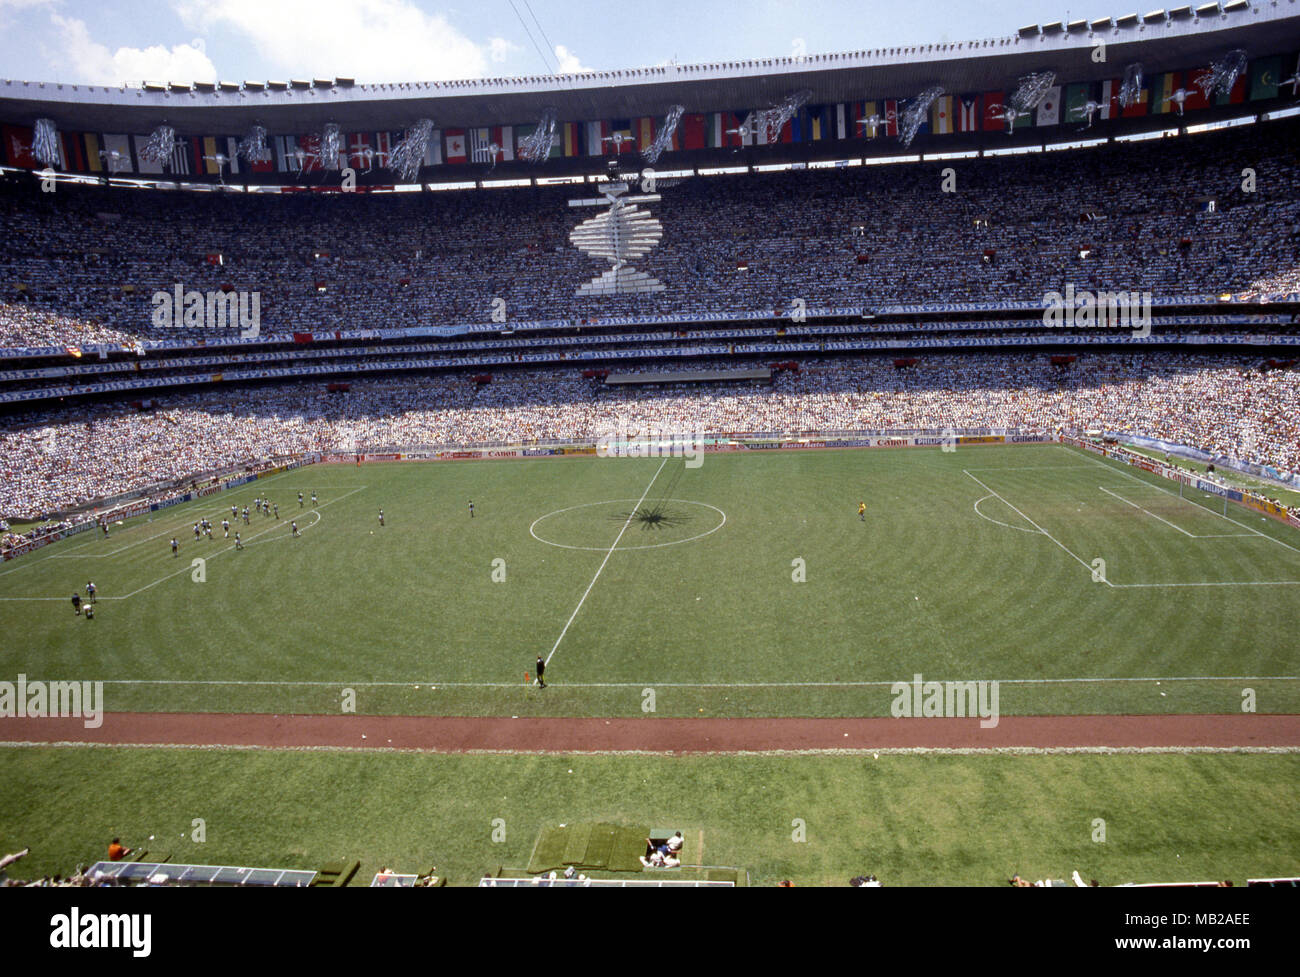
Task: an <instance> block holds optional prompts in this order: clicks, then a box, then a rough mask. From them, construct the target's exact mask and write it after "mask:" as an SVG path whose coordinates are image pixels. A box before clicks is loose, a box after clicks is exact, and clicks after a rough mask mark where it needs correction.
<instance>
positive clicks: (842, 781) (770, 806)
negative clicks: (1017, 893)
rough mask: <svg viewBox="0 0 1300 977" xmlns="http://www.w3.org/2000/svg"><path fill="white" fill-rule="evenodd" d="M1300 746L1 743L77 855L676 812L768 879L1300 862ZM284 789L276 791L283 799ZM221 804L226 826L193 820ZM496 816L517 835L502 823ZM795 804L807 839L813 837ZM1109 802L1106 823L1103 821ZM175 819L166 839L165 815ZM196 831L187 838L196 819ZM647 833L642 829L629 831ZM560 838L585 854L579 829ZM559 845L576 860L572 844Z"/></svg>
mask: <svg viewBox="0 0 1300 977" xmlns="http://www.w3.org/2000/svg"><path fill="white" fill-rule="evenodd" d="M1297 779H1300V757H1297V756H1295V755H1243V754H1215V755H1208V754H1200V755H1110V756H1008V755H994V756H982V757H957V756H942V757H940V756H899V755H882V756H881V757H880V759H879V760H873V759H872V758H870V757H847V756H843V757H836V756H822V757H808V756H804V757H783V756H771V757H757V756H749V757H731V758H728V757H682V758H668V757H613V756H567V757H566V756H509V757H507V756H465V755H445V756H438V755H425V754H419V755H414V754H384V753H304V752H275V751H265V752H261V751H258V752H249V751H235V750H226V751H193V750H165V749H124V748H93V749H92V748H83V749H77V748H62V749H60V748H6V749H3V750H0V782H2V783H4V785H5V790H4V791H3V793H2V794H0V851H14V850H17V849H20V848H23V847H26V846H30V847H31V849H32V853H31V855H30V856H28V858H27V859H26V860H25V861H23V862H21V863H19V866H18V867H17V868H16V869H14V870H12V872H11V874H13V875H15V877H27V876H29V875H30V876H40V875H44V874H53V873H56V872H57V873H64V872H68V871H70V870H71V869H73V868H74V867H75V866H76V865H77V864H78V863H83V864H89V863H90V862H92V861H95V860H98V859H100V858H102V857H103V853H104V849H105V846H106V845H107V843H108V841H109V839H111V838H113V837H114V836H118V835H120V836H121V837H122V838H123V840H124V841H125V842H126V843H127V844H131V845H137V844H138V845H145V846H147V847H151V848H154V849H165V850H169V851H171V853H172V856H173V860H174V861H193V862H201V863H206V864H223V863H235V864H249V865H257V866H267V867H297V868H318V867H320V866H321V865H323V864H324V863H326V862H330V861H335V860H340V859H353V858H355V859H359V860H360V861H361V870H360V871H359V872H358V874H357V876H356V878H355V880H354V882H353V884H354V885H363V884H367V883H368V881H369V879H370V878H371V877H372V876H373V874H374V873H375V872H376V871H377V870H378V869H379V868H380V867H381V866H388V867H391V868H394V869H396V870H398V871H404V872H417V871H418V872H423V871H427V870H428V868H429V867H430V866H431V865H436V866H437V867H438V870H439V872H440V873H442V874H443V875H445V876H446V877H447V878H448V879H449V881H450V883H451V884H453V885H470V884H474V883H475V881H476V880H477V879H478V878H479V877H480V876H481V873H483V872H487V871H492V870H495V869H496V868H497V867H498V866H503V867H505V868H506V869H507V870H509V872H510V873H512V874H523V871H524V869H525V868H526V867H527V866H528V863H529V859H530V856H531V855H532V853H533V848H534V843H535V842H536V840H537V838H538V834H539V831H541V829H542V828H543V827H546V826H553V825H557V824H561V823H569V824H573V823H579V822H605V823H608V824H614V825H619V826H622V827H623V828H624V829H625V830H627V831H629V832H630V831H632V830H633V829H635V831H636V832H643V831H644V828H643V827H642V826H644V825H647V824H651V825H654V824H672V825H677V826H679V827H680V828H681V829H682V832H683V837H684V839H685V847H684V859H683V861H684V866H685V868H686V869H688V870H689V869H695V870H696V871H697V872H698V871H706V870H705V869H703V868H701V866H738V867H742V868H744V869H747V870H748V872H749V873H750V877H751V879H752V880H753V881H754V883H755V884H761V885H771V884H774V883H776V882H777V881H779V880H781V879H784V878H789V879H792V880H794V881H795V882H796V884H798V885H811V884H832V885H843V884H845V883H846V882H847V881H848V879H849V878H851V877H852V876H854V875H858V874H866V873H874V874H876V875H877V876H879V877H880V878H881V879H882V881H884V883H885V884H886V885H909V884H910V885H931V884H967V885H1000V884H1005V880H1006V879H1007V878H1009V877H1010V876H1011V874H1012V873H1013V872H1019V873H1020V874H1021V875H1023V876H1026V877H1028V878H1031V879H1038V878H1045V877H1051V878H1069V873H1070V872H1071V871H1072V870H1074V869H1077V870H1078V871H1079V872H1080V873H1081V874H1082V875H1083V877H1084V878H1085V879H1088V878H1096V879H1098V880H1099V881H1101V882H1102V883H1103V884H1107V885H1110V884H1118V883H1122V882H1143V881H1180V880H1181V881H1192V880H1196V881H1205V880H1215V879H1224V878H1230V879H1233V880H1234V881H1235V882H1238V883H1241V882H1244V881H1245V879H1246V878H1248V877H1253V878H1260V877H1275V876H1283V875H1297V874H1300V854H1297V853H1300V794H1297V792H1296V790H1295V784H1296V782H1297ZM271 797H273V798H274V802H273V803H268V798H271ZM194 818H203V819H204V821H205V824H206V832H207V840H206V842H205V843H203V844H196V843H194V842H193V841H192V840H190V835H191V832H192V831H193V827H192V821H193V819H194ZM495 819H501V820H502V821H503V822H504V830H505V840H504V841H502V842H499V843H497V842H494V841H493V840H492V836H493V831H494V829H495V828H496V827H497V825H495V824H494V820H495ZM795 819H801V820H802V822H803V823H804V825H805V831H806V840H805V841H803V842H795V841H794V840H793V833H794V831H795V826H794V824H793V822H794V821H795ZM1096 819H1102V820H1103V821H1104V822H1105V841H1104V842H1098V841H1094V833H1095V831H1096V828H1097V825H1096V824H1095V821H1096ZM151 834H152V835H155V838H154V840H153V841H149V840H148V838H149V835H151ZM182 835H184V837H182ZM629 837H630V835H629ZM553 847H554V849H555V851H554V852H553V853H552V854H554V855H555V856H556V857H558V858H559V859H561V860H562V859H563V855H564V851H565V849H564V847H563V843H562V842H561V843H560V844H559V845H556V846H553ZM551 860H552V861H553V860H554V859H551Z"/></svg>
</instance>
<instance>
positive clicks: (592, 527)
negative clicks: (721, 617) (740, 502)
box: [528, 499, 727, 553]
mask: <svg viewBox="0 0 1300 977" xmlns="http://www.w3.org/2000/svg"><path fill="white" fill-rule="evenodd" d="M701 509H703V510H709V511H711V512H712V513H716V515H710V516H709V520H710V521H711V522H716V525H714V526H713V527H712V528H711V529H705V531H704V532H699V531H697V529H698V526H697V523H696V521H695V517H696V516H697V515H698V514H699V510H701ZM548 522H549V526H548V527H546V530H545V531H546V532H547V534H548V535H555V536H559V537H560V538H561V539H563V538H564V537H565V536H568V537H569V538H573V537H574V536H576V537H577V538H579V539H581V538H583V537H587V536H590V537H595V538H597V539H599V538H602V537H603V538H605V539H607V540H608V541H609V542H606V543H604V544H602V545H599V546H595V545H593V546H583V545H581V544H578V543H561V542H556V541H555V540H554V539H547V538H546V536H544V535H542V534H541V533H539V531H538V530H539V527H541V526H542V524H543V523H548ZM726 524H727V514H726V513H725V512H723V511H722V510H721V509H719V508H718V507H717V506H716V505H709V503H707V502H691V501H688V500H686V499H659V500H656V501H654V502H650V503H646V502H645V500H644V499H605V500H603V501H601V502H584V503H582V504H581V505H571V506H567V507H565V508H563V509H556V510H555V511H554V512H548V513H546V515H544V516H539V517H538V518H536V519H534V520H533V523H532V525H531V526H529V527H528V533H529V535H531V536H532V537H533V539H535V540H537V541H538V542H539V543H545V544H546V545H547V546H558V547H559V548H560V549H563V550H595V551H597V552H600V553H604V552H606V551H608V550H609V548H610V543H612V542H613V541H614V539H616V538H618V533H619V531H620V530H622V531H623V535H622V537H621V538H618V539H619V541H618V546H616V547H615V549H618V550H653V549H658V548H660V547H663V546H677V545H679V544H681V543H691V542H694V541H695V540H697V539H703V538H704V537H705V536H712V535H713V534H714V533H716V532H717V531H718V530H719V529H721V528H722V527H723V526H725V525H726ZM624 527H626V528H624ZM634 532H636V533H637V534H638V535H642V534H647V533H653V534H656V535H657V536H659V537H660V538H661V539H662V537H663V536H672V535H674V534H676V535H682V538H680V539H672V538H669V539H663V541H662V542H655V543H637V544H634V545H628V543H627V539H628V537H629V536H631V535H632V533H634ZM685 534H689V535H685Z"/></svg>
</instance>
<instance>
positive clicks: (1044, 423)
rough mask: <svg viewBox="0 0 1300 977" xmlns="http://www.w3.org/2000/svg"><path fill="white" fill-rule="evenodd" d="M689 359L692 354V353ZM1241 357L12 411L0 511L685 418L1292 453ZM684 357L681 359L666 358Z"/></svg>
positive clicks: (457, 382)
mask: <svg viewBox="0 0 1300 977" xmlns="http://www.w3.org/2000/svg"><path fill="white" fill-rule="evenodd" d="M697 365H698V364H691V365H690V366H697ZM1257 366H1258V359H1257V358H1241V357H1232V358H1225V357H1222V356H1214V355H1208V354H1191V353H1168V352H1145V353H1133V354H1120V353H1102V354H1088V355H1083V356H1081V357H1080V358H1079V360H1078V361H1076V362H1075V363H1073V364H1071V365H1070V368H1069V369H1068V370H1063V369H1061V368H1059V367H1057V366H1053V365H1052V364H1051V362H1050V358H1049V357H1047V356H1043V355H1038V356H1028V355H1024V354H1015V355H1006V354H971V355H965V356H957V355H944V354H935V355H930V356H928V357H926V358H925V359H924V360H922V361H921V363H920V364H918V365H917V366H916V367H914V368H910V369H905V370H899V369H897V368H895V366H894V364H893V361H892V360H890V359H884V358H865V357H859V358H848V359H843V358H841V359H816V360H809V361H807V362H805V363H804V364H803V369H802V370H800V371H797V372H795V371H783V372H779V373H777V374H776V375H775V378H774V382H773V384H772V385H771V386H751V387H732V388H716V387H708V388H692V389H686V388H670V389H667V390H656V391H653V392H647V391H645V390H643V389H638V388H631V389H629V388H619V387H608V386H605V385H604V384H602V383H600V382H599V381H598V380H595V381H593V379H591V378H588V377H584V376H583V375H582V373H581V371H579V370H577V369H568V370H563V371H558V372H555V371H549V370H548V371H516V372H508V373H502V374H500V375H498V376H497V377H496V378H495V380H494V382H492V383H490V384H486V385H479V384H476V383H474V382H473V380H472V378H471V377H469V376H465V375H441V376H436V377H429V378H421V379H390V380H374V381H363V382H357V383H354V384H353V385H352V389H351V391H350V392H348V393H347V394H343V395H337V394H329V393H327V392H326V391H325V389H324V388H323V386H322V385H321V384H319V383H317V384H307V383H301V384H291V385H284V386H276V387H260V388H257V389H255V390H251V391H250V390H248V389H223V390H214V391H211V392H202V393H190V394H186V395H180V396H172V397H169V398H168V400H167V402H166V403H165V404H163V405H161V406H159V407H158V408H156V409H153V410H145V411H140V410H136V409H134V408H132V407H130V406H127V405H122V404H112V403H108V404H99V405H96V406H93V407H87V406H81V407H66V408H61V409H57V410H52V411H42V412H35V413H28V414H25V415H20V416H17V417H15V418H13V419H12V420H11V423H10V424H9V425H8V429H7V430H6V431H4V432H3V433H0V457H3V459H4V461H3V466H2V467H3V471H2V474H3V482H2V484H0V512H2V513H3V514H4V515H5V516H6V517H8V518H15V517H18V518H35V517H38V516H40V515H41V514H44V513H50V512H55V511H60V510H65V509H69V508H72V507H74V506H77V505H81V504H84V503H86V502H89V501H91V500H94V499H99V498H103V497H108V496H112V495H116V494H119V493H122V492H126V491H129V490H131V489H134V488H138V487H140V486H142V485H145V484H153V483H159V482H169V481H170V482H175V481H177V480H180V479H184V478H189V477H191V476H193V475H195V474H196V473H199V472H205V471H212V470H215V469H221V468H229V467H231V466H238V465H243V464H247V463H250V462H253V461H256V460H258V459H265V458H270V457H273V456H277V455H278V456H283V455H288V454H293V453H298V452H305V451H330V450H343V451H353V450H357V449H358V446H361V447H360V450H366V449H367V447H368V448H370V449H372V450H374V449H379V448H381V447H383V446H408V447H414V446H419V445H453V444H475V443H481V444H486V443H502V442H505V443H510V442H515V443H518V442H520V441H531V440H548V439H556V440H576V441H583V440H585V441H591V440H593V439H595V438H597V437H599V436H600V435H601V434H604V433H607V432H611V431H615V430H625V431H626V430H647V429H656V430H674V431H679V432H682V433H683V434H695V433H702V434H724V433H733V432H753V431H776V432H792V433H793V432H815V431H827V430H882V429H902V428H928V429H936V430H937V429H942V428H945V427H952V428H954V429H962V428H982V427H992V428H1008V429H1009V428H1019V429H1021V430H1024V431H1029V432H1038V433H1047V434H1053V433H1056V432H1057V431H1060V430H1066V431H1071V432H1074V431H1083V430H1088V429H1093V428H1096V429H1103V430H1109V431H1117V432H1134V433H1144V434H1148V435H1156V436H1160V437H1162V438H1165V439H1168V440H1170V441H1174V442H1177V443H1181V444H1187V445H1194V446H1198V447H1201V448H1203V449H1205V450H1207V451H1210V452H1211V453H1213V454H1222V455H1230V456H1235V457H1240V458H1242V459H1243V460H1246V461H1252V462H1258V463H1266V464H1270V465H1272V466H1275V467H1277V468H1279V469H1281V470H1284V471H1300V415H1297V413H1296V411H1295V405H1296V404H1297V403H1300V372H1297V371H1295V370H1270V371H1261V370H1259V369H1257V368H1256V367H1257ZM682 368H683V369H686V368H687V367H686V366H683V367H682Z"/></svg>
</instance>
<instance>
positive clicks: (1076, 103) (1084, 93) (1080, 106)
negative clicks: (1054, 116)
mask: <svg viewBox="0 0 1300 977" xmlns="http://www.w3.org/2000/svg"><path fill="white" fill-rule="evenodd" d="M1090 87H1091V86H1089V85H1086V84H1083V85H1066V86H1065V101H1064V103H1063V104H1064V105H1065V118H1064V121H1065V122H1085V123H1086V122H1087V121H1088V113H1087V112H1085V111H1084V108H1086V107H1087V104H1088V95H1089V94H1090V91H1089V89H1090Z"/></svg>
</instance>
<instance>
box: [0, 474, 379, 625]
mask: <svg viewBox="0 0 1300 977" xmlns="http://www.w3.org/2000/svg"><path fill="white" fill-rule="evenodd" d="M365 488H367V486H365V485H362V486H361V487H360V488H355V489H353V490H352V491H351V492H347V493H345V494H343V495H340V496H339V497H338V498H337V499H330V501H329V502H323V503H321V504H320V505H318V506H316V508H314V509H307V510H303V511H302V512H303V514H304V515H314V516H315V517H316V522H313V523H309V524H308V525H306V526H303V527H302V528H301V529H300V530H299V532H300V533H304V532H306V531H307V530H308V529H310V528H312V526H315V525H316V523H319V522H320V521H321V515H320V512H319V511H318V510H320V509H324V508H325V507H326V506H330V505H333V504H334V503H335V502H342V501H343V500H344V499H346V498H347V497H348V496H349V495H356V494H357V493H358V492H360V491H363V490H364V489H365ZM289 521H290V522H292V521H293V520H292V519H291V520H289ZM277 527H280V528H283V527H284V521H283V520H280V521H278V522H276V523H275V524H273V525H270V526H267V527H266V528H265V529H263V530H262V531H261V532H257V533H254V534H253V535H252V536H249V537H248V540H247V541H246V542H245V543H244V547H245V548H247V547H249V546H256V545H258V544H257V543H254V542H253V540H255V539H257V538H258V537H260V536H265V535H266V534H267V533H269V532H271V531H272V530H274V529H276V528H277ZM287 538H289V537H288V536H279V537H274V538H273V539H264V540H262V541H261V542H263V543H270V542H274V541H275V539H287ZM234 548H235V547H234V545H233V544H232V545H230V546H227V547H225V548H223V549H219V550H214V551H211V552H209V553H208V554H207V555H206V556H204V557H203V559H205V560H210V559H212V558H213V557H216V556H220V555H221V554H222V553H229V552H231V551H232V550H233V549H234ZM192 568H193V564H191V563H186V564H185V566H183V567H181V568H180V569H179V570H175V571H173V572H172V573H169V574H167V575H165V576H162V577H159V578H158V579H157V580H155V581H154V582H153V583H150V584H145V585H144V586H143V587H141V588H139V589H138V590H133V591H131V593H129V594H120V595H117V596H111V597H96V598H95V600H96V602H99V601H101V600H128V599H129V598H131V597H134V596H136V594H142V593H144V592H145V591H146V590H151V589H152V588H154V587H156V586H158V584H160V583H162V582H163V581H165V580H170V579H171V578H172V577H178V576H180V575H181V574H182V573H188V572H189V571H190V570H191V569H192ZM67 599H68V598H66V597H0V600H2V601H28V600H67Z"/></svg>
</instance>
